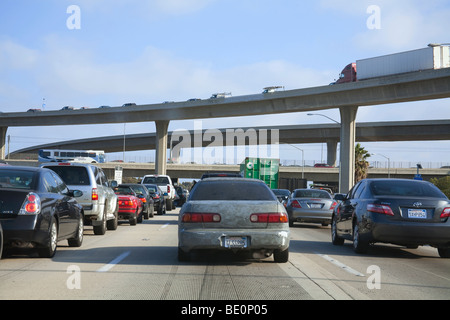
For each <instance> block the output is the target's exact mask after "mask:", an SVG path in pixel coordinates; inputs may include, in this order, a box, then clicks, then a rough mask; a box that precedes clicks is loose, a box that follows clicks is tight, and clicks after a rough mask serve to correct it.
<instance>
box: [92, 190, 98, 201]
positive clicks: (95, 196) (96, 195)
mask: <svg viewBox="0 0 450 320" xmlns="http://www.w3.org/2000/svg"><path fill="white" fill-rule="evenodd" d="M92 200H98V193H97V188H92Z"/></svg>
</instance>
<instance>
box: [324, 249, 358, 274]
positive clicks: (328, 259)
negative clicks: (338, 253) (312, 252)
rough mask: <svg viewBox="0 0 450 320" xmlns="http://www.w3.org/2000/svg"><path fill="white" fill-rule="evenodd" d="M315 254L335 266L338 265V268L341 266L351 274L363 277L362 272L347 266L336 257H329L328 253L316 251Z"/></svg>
mask: <svg viewBox="0 0 450 320" xmlns="http://www.w3.org/2000/svg"><path fill="white" fill-rule="evenodd" d="M317 255H319V256H320V257H322V258H324V259H325V260H327V261H329V262H331V263H332V264H334V265H335V266H338V267H339V268H341V269H343V270H345V271H347V272H348V273H351V274H353V275H355V276H358V277H365V275H364V274H362V273H361V272H359V271H356V270H355V269H352V268H350V267H349V266H347V265H345V264H343V263H342V262H339V261H338V260H336V259H334V258H332V257H330V256H328V255H326V254H321V253H317Z"/></svg>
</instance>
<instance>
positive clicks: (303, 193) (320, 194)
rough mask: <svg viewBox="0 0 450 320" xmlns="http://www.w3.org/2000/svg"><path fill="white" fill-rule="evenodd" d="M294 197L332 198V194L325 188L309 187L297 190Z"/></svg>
mask: <svg viewBox="0 0 450 320" xmlns="http://www.w3.org/2000/svg"><path fill="white" fill-rule="evenodd" d="M294 198H319V199H331V195H330V194H329V193H328V192H326V191H323V190H315V189H307V190H296V191H295V193H294Z"/></svg>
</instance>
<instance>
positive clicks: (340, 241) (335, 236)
mask: <svg viewBox="0 0 450 320" xmlns="http://www.w3.org/2000/svg"><path fill="white" fill-rule="evenodd" d="M336 223H337V222H336V216H334V217H333V220H332V221H331V242H332V243H333V244H334V245H335V246H342V245H343V244H344V241H345V240H344V239H343V238H341V237H339V236H338V234H337V225H336Z"/></svg>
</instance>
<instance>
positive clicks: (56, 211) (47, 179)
mask: <svg viewBox="0 0 450 320" xmlns="http://www.w3.org/2000/svg"><path fill="white" fill-rule="evenodd" d="M42 182H43V185H44V188H45V190H46V191H47V193H48V197H47V201H49V202H48V206H49V207H51V209H50V211H51V212H52V214H53V215H54V216H55V217H56V218H57V220H58V238H63V237H65V236H66V235H67V225H66V224H67V217H66V216H67V208H65V207H64V202H63V197H62V196H61V194H60V193H59V189H58V184H57V183H56V180H55V177H54V175H53V174H52V172H51V171H47V172H45V173H44V174H43V176H42Z"/></svg>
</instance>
